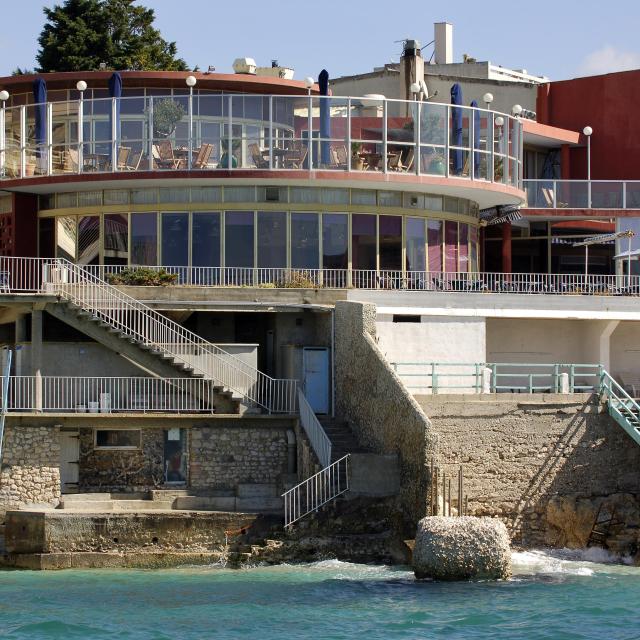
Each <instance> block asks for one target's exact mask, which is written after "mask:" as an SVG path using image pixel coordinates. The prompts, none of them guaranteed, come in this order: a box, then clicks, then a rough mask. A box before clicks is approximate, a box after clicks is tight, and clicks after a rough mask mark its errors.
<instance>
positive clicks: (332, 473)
mask: <svg viewBox="0 0 640 640" xmlns="http://www.w3.org/2000/svg"><path fill="white" fill-rule="evenodd" d="M349 458H350V455H349V454H347V455H346V456H343V457H342V458H340V459H339V460H336V461H335V462H334V463H332V464H330V465H329V466H327V467H325V468H324V469H322V470H321V471H318V473H316V474H315V475H313V476H311V477H310V478H307V479H306V480H304V481H303V482H301V483H300V484H298V485H296V486H295V487H292V488H291V489H289V491H286V492H285V493H283V494H282V497H283V498H284V526H285V527H290V526H291V525H292V524H293V523H294V522H297V521H298V520H300V518H304V516H306V515H308V514H309V513H312V512H314V511H317V510H318V509H319V508H320V507H321V506H322V505H324V504H327V502H330V501H331V500H335V499H336V498H337V497H338V496H340V495H342V494H343V493H346V492H347V491H349Z"/></svg>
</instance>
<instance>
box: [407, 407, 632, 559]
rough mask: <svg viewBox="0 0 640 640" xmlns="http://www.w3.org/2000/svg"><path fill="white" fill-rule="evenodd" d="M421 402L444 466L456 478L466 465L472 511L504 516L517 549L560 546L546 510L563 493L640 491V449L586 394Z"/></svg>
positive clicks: (594, 494)
mask: <svg viewBox="0 0 640 640" xmlns="http://www.w3.org/2000/svg"><path fill="white" fill-rule="evenodd" d="M420 403H421V405H422V407H423V408H424V410H425V413H427V414H428V415H429V419H430V420H431V424H432V430H433V431H434V432H435V433H436V434H437V437H438V442H439V463H440V465H441V468H442V469H443V470H444V471H445V472H446V473H447V474H450V475H453V474H456V473H457V471H458V469H459V467H460V465H462V467H463V470H464V487H465V493H466V494H467V496H468V499H469V514H470V515H477V516H483V515H486V516H499V517H500V518H502V519H503V520H504V521H505V523H506V524H507V525H508V527H509V529H510V533H511V536H512V538H513V540H514V541H515V542H517V543H519V544H523V545H526V546H539V545H546V544H554V543H555V542H556V540H557V538H556V534H557V532H556V531H555V529H554V527H553V526H551V525H550V524H549V523H548V522H547V520H546V513H547V506H548V503H549V501H550V500H552V499H554V498H555V497H557V496H563V495H571V496H576V495H577V496H584V497H592V496H608V495H611V494H616V493H619V492H638V489H639V488H640V484H639V483H640V447H638V446H637V445H635V444H634V443H633V441H632V440H631V439H630V438H629V436H627V435H626V434H625V432H624V431H623V430H622V429H621V428H620V427H619V426H618V425H617V424H616V423H615V422H614V421H613V420H612V419H611V418H610V417H609V415H608V414H607V413H604V412H602V410H601V407H600V405H598V404H593V403H591V402H590V399H589V398H588V397H586V396H571V397H569V399H557V398H555V399H554V398H551V399H547V400H545V399H543V398H542V396H540V395H535V396H524V395H522V396H520V397H517V396H516V397H515V398H513V399H508V400H504V399H503V398H502V397H501V398H500V400H497V399H495V398H492V399H488V400H485V401H479V400H478V398H477V396H476V397H473V396H468V397H467V398H465V399H464V400H462V399H456V398H455V397H452V396H450V397H448V398H446V397H438V396H427V397H422V398H420ZM591 523H593V518H592V520H591Z"/></svg>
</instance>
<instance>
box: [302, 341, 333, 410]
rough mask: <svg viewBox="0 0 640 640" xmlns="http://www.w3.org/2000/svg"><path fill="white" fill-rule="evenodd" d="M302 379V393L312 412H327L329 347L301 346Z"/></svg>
mask: <svg viewBox="0 0 640 640" xmlns="http://www.w3.org/2000/svg"><path fill="white" fill-rule="evenodd" d="M302 371H303V373H302V379H303V387H304V394H305V396H306V398H307V401H308V402H309V404H310V405H311V408H312V409H313V411H314V413H321V414H328V413H329V349H328V348H327V347H303V349H302Z"/></svg>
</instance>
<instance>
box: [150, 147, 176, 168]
mask: <svg viewBox="0 0 640 640" xmlns="http://www.w3.org/2000/svg"><path fill="white" fill-rule="evenodd" d="M153 157H154V160H155V163H156V165H157V166H158V168H159V169H177V168H178V164H179V162H178V160H177V158H176V157H175V156H174V155H173V145H172V144H171V140H160V142H158V143H157V144H154V145H153Z"/></svg>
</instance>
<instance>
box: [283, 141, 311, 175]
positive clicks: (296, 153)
mask: <svg viewBox="0 0 640 640" xmlns="http://www.w3.org/2000/svg"><path fill="white" fill-rule="evenodd" d="M308 151H309V150H308V148H307V145H304V146H303V145H302V143H301V142H299V141H298V142H294V143H293V146H292V147H291V148H290V149H289V152H288V153H287V155H286V156H285V157H284V166H285V168H286V169H302V167H303V165H304V161H305V160H306V159H307V153H308Z"/></svg>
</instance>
